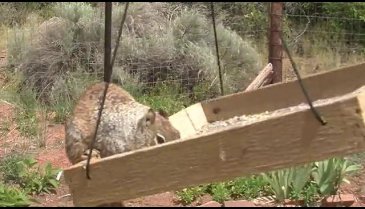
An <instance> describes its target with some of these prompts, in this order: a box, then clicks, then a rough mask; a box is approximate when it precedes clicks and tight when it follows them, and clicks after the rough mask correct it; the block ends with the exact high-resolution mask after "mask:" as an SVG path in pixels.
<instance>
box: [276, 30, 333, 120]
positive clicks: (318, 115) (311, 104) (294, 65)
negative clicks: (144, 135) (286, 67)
mask: <svg viewBox="0 0 365 209" xmlns="http://www.w3.org/2000/svg"><path fill="white" fill-rule="evenodd" d="M280 38H281V41H282V43H283V46H284V49H285V52H286V54H287V55H288V57H289V60H290V62H291V65H292V66H293V70H294V72H295V75H296V76H297V79H298V83H299V85H300V88H301V89H302V92H303V94H304V96H305V98H306V99H307V102H308V104H309V107H310V109H311V111H312V113H313V114H314V116H315V117H316V119H317V120H318V121H319V122H320V123H321V124H322V125H326V124H327V121H326V120H325V119H324V118H323V116H321V114H320V113H319V112H318V111H317V109H316V108H314V106H313V103H312V100H311V99H310V98H309V95H308V92H307V90H306V88H305V87H304V83H303V81H302V78H301V77H300V74H299V71H298V68H297V65H296V64H295V62H294V60H293V58H292V56H291V54H290V52H289V49H288V45H287V44H286V42H285V40H284V38H283V35H282V34H281V36H280Z"/></svg>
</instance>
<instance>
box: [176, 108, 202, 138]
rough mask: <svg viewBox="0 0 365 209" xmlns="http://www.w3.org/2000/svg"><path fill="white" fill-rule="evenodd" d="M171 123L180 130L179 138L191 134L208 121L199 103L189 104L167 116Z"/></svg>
mask: <svg viewBox="0 0 365 209" xmlns="http://www.w3.org/2000/svg"><path fill="white" fill-rule="evenodd" d="M169 120H170V122H171V124H172V125H173V126H174V127H175V128H176V129H177V130H178V131H179V132H180V138H186V137H189V136H192V135H194V134H195V133H196V131H197V130H199V129H200V128H201V127H202V126H204V125H206V124H207V123H208V121H207V119H206V117H205V113H204V110H203V108H202V106H201V104H200V103H197V104H194V105H191V106H189V107H187V108H185V109H183V110H181V111H179V112H177V113H175V114H174V115H171V116H170V117H169Z"/></svg>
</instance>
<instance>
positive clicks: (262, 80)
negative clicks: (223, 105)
mask: <svg viewBox="0 0 365 209" xmlns="http://www.w3.org/2000/svg"><path fill="white" fill-rule="evenodd" d="M273 73H274V71H273V69H272V64H271V63H269V64H267V65H266V66H265V67H264V69H262V70H261V71H260V73H259V74H258V75H257V76H256V78H255V79H254V80H253V81H252V82H251V83H250V85H248V87H247V88H246V89H245V91H252V90H256V89H258V88H260V87H262V86H264V85H266V84H268V83H270V81H271V80H272V75H273Z"/></svg>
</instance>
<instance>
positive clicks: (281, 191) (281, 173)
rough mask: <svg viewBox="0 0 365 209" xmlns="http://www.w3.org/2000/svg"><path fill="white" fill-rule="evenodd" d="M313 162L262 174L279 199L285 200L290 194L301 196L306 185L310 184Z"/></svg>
mask: <svg viewBox="0 0 365 209" xmlns="http://www.w3.org/2000/svg"><path fill="white" fill-rule="evenodd" d="M311 172H312V164H306V165H304V166H297V167H291V168H288V169H281V170H276V171H272V172H269V173H264V174H262V176H263V178H264V180H266V181H267V182H268V183H269V185H270V188H271V190H272V191H273V193H274V194H275V196H276V200H277V201H284V200H285V199H288V198H289V197H290V195H294V196H299V195H300V194H301V191H302V190H303V189H304V187H305V186H306V185H307V184H308V181H309V177H310V174H311Z"/></svg>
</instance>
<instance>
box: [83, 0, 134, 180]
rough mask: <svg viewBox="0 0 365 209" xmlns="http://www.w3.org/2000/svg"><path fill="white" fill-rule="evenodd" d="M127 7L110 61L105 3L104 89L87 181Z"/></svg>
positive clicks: (109, 11)
mask: <svg viewBox="0 0 365 209" xmlns="http://www.w3.org/2000/svg"><path fill="white" fill-rule="evenodd" d="M128 6H129V2H127V3H126V6H125V9H124V14H123V17H122V22H121V25H120V28H119V32H118V38H117V41H116V42H117V43H116V45H115V49H114V53H113V58H112V60H111V59H110V55H111V28H112V27H111V26H112V25H111V23H112V3H111V2H105V34H104V36H105V45H104V48H105V51H104V81H105V89H104V92H103V98H102V101H101V107H100V109H99V112H98V118H97V121H96V128H95V133H94V136H93V140H92V141H91V144H90V148H89V150H90V152H89V154H88V158H87V163H86V177H87V178H88V179H91V178H90V160H91V154H92V151H93V149H94V146H95V142H96V136H97V131H98V129H99V125H100V121H101V115H102V113H103V109H104V104H105V100H106V94H107V92H108V88H109V84H110V80H111V75H112V72H113V65H114V60H115V57H116V54H117V50H118V46H119V42H120V38H121V35H122V29H123V25H124V22H125V19H126V16H127V10H128Z"/></svg>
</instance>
